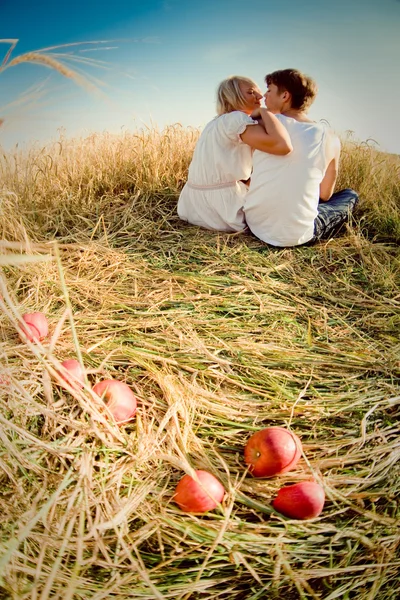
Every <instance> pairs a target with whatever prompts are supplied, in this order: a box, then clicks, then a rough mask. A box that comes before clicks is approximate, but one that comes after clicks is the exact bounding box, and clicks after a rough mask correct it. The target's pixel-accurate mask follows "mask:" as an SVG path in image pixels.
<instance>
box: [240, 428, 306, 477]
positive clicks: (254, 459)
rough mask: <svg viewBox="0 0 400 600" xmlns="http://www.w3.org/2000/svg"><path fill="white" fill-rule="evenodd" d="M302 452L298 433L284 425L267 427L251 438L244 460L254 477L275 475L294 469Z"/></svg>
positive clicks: (246, 447)
mask: <svg viewBox="0 0 400 600" xmlns="http://www.w3.org/2000/svg"><path fill="white" fill-rule="evenodd" d="M301 452H302V446H301V442H300V440H299V438H298V437H297V435H295V434H294V433H292V432H291V431H289V430H288V429H285V428H284V427H267V428H266V429H260V431H256V433H254V434H253V435H252V436H251V437H250V438H249V440H248V442H247V444H246V446H245V449H244V460H245V462H246V464H247V465H249V471H250V473H252V474H253V475H254V477H273V476H274V475H280V474H281V473H286V471H290V470H291V469H294V467H295V466H296V465H297V463H298V461H299V460H300V457H301Z"/></svg>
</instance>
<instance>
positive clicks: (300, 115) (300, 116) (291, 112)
mask: <svg viewBox="0 0 400 600" xmlns="http://www.w3.org/2000/svg"><path fill="white" fill-rule="evenodd" d="M281 114H282V115H284V116H285V117H290V118H291V119H294V120H295V121H303V122H304V123H312V122H313V121H312V119H310V118H309V117H308V115H307V113H306V112H305V111H304V110H297V109H295V108H286V109H285V110H283V111H282V113H281Z"/></svg>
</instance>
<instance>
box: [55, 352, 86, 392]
mask: <svg viewBox="0 0 400 600" xmlns="http://www.w3.org/2000/svg"><path fill="white" fill-rule="evenodd" d="M61 365H62V366H63V367H64V369H66V371H68V373H63V372H62V371H60V376H61V378H62V379H63V380H64V381H66V382H67V383H68V384H69V385H70V386H72V387H74V388H77V389H79V390H81V389H82V388H83V386H84V383H85V374H84V372H83V370H82V367H81V365H80V363H79V361H77V360H76V359H75V358H68V359H67V360H64V361H63V362H62V363H61Z"/></svg>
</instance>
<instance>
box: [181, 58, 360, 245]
mask: <svg viewBox="0 0 400 600" xmlns="http://www.w3.org/2000/svg"><path fill="white" fill-rule="evenodd" d="M265 80H266V83H267V86H268V89H267V92H266V94H265V96H264V97H265V104H266V106H267V108H262V107H261V99H262V94H261V93H260V91H259V89H258V88H257V85H256V84H255V83H254V82H253V81H251V80H250V79H247V78H245V77H229V78H228V79H226V80H224V81H223V82H222V83H221V84H220V86H219V88H218V97H217V112H218V116H217V117H215V118H214V119H213V120H212V121H211V122H210V123H208V125H206V127H205V128H204V130H203V132H202V134H201V136H200V138H199V140H198V142H197V145H196V148H195V151H194V154H193V159H192V162H191V164H190V167H189V177H188V181H187V183H186V184H185V186H184V188H183V190H182V192H181V194H180V197H179V201H178V215H179V217H180V218H181V219H183V220H184V221H188V222H189V223H192V224H193V225H199V226H201V227H205V228H207V229H215V230H218V231H241V230H242V229H244V228H245V227H246V226H247V227H249V229H250V230H251V231H252V233H253V234H254V235H255V236H257V237H258V238H259V239H260V240H262V241H264V242H266V243H268V244H271V245H273V246H298V245H300V244H305V243H307V242H314V241H316V240H320V239H326V238H329V237H331V236H332V235H333V234H334V233H335V232H336V231H337V230H338V229H339V228H340V226H341V225H342V223H343V222H344V221H346V220H347V218H348V215H349V213H350V212H351V211H352V210H353V208H354V206H355V205H356V203H357V201H358V196H357V194H356V193H355V192H354V191H353V190H350V189H346V190H342V191H340V192H336V193H333V190H334V187H335V183H336V178H337V172H338V164H339V155H340V141H339V138H338V137H337V136H336V135H335V134H334V133H333V132H332V131H331V130H330V129H329V128H328V127H327V126H326V125H325V124H324V123H316V122H314V121H312V120H311V119H309V118H308V116H307V111H308V109H309V107H310V106H311V104H312V103H313V101H314V99H315V97H316V94H317V86H316V84H315V82H314V81H313V80H312V79H311V78H310V77H308V76H306V75H303V74H302V73H300V72H299V71H297V70H295V69H285V70H282V71H275V72H274V73H271V74H270V75H267V76H266V78H265ZM250 176H251V181H250V185H249V186H248V180H249V178H250Z"/></svg>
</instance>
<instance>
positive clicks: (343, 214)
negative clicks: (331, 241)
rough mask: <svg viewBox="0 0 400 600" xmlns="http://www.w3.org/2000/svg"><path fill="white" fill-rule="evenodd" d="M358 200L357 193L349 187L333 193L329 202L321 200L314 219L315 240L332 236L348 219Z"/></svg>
mask: <svg viewBox="0 0 400 600" xmlns="http://www.w3.org/2000/svg"><path fill="white" fill-rule="evenodd" d="M357 202H358V195H357V193H356V192H355V191H354V190H351V189H349V188H348V189H345V190H341V191H340V192H336V193H335V194H332V197H331V198H330V199H329V200H328V201H327V202H320V203H319V205H318V215H317V216H316V218H315V221H314V223H315V225H314V237H313V241H315V240H323V239H327V238H329V237H332V235H334V234H335V233H336V232H337V231H338V229H339V228H340V227H341V225H342V224H343V223H344V222H345V221H347V219H348V216H349V214H350V213H351V212H352V211H353V210H354V207H355V206H356V204H357Z"/></svg>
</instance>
